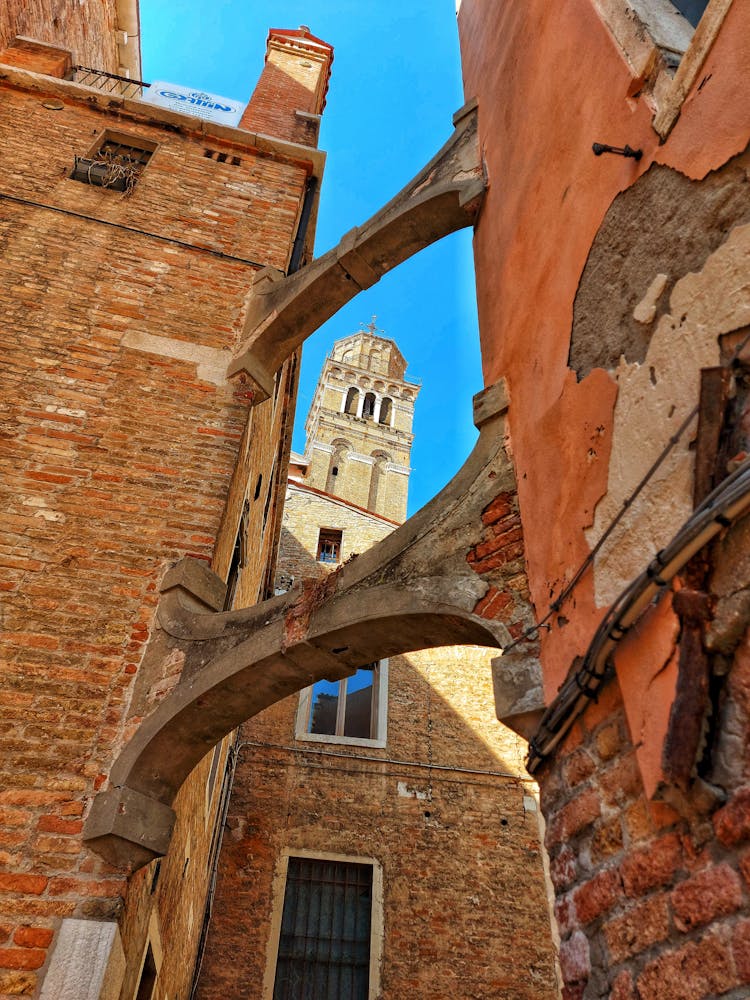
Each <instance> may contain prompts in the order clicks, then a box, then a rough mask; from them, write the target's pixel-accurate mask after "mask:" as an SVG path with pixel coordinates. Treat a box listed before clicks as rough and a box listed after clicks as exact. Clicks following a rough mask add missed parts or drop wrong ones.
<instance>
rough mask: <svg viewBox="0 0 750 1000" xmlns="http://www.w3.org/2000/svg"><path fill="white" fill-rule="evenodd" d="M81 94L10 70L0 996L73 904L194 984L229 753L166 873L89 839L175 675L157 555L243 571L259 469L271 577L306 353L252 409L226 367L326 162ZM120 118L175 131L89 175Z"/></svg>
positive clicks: (1, 220)
mask: <svg viewBox="0 0 750 1000" xmlns="http://www.w3.org/2000/svg"><path fill="white" fill-rule="evenodd" d="M72 94H73V91H72V90H70V91H66V92H65V94H64V100H63V101H62V102H60V103H62V104H63V105H64V106H63V108H62V109H61V110H49V109H46V108H44V107H43V101H44V100H45V93H44V91H43V90H24V89H23V88H22V87H20V86H16V87H11V86H5V87H4V88H3V101H2V114H1V115H0V141H1V142H2V144H3V148H4V152H5V163H6V170H5V174H4V177H5V181H4V183H3V184H2V185H0V234H1V235H0V241H1V242H2V247H3V255H2V265H1V266H2V289H3V298H4V301H3V315H4V318H5V323H4V325H3V331H2V340H3V345H2V347H3V356H4V359H5V360H4V364H3V369H2V375H1V376H0V378H1V379H2V383H3V386H2V399H3V425H4V432H3V446H2V459H1V462H2V494H3V501H2V503H3V508H2V509H3V514H2V519H3V526H4V537H3V545H2V547H1V548H0V564H1V566H2V575H1V576H0V587H1V588H2V591H3V609H2V624H1V626H0V631H1V633H2V642H3V646H4V653H3V658H2V664H3V666H2V685H1V686H0V699H2V726H1V727H0V728H1V731H0V747H2V753H1V754H0V756H1V757H2V760H3V766H2V779H1V780H0V786H1V789H2V790H1V791H0V928H1V930H0V996H3V997H5V996H8V995H13V996H16V995H29V994H31V993H32V992H33V991H34V989H35V988H36V985H37V981H38V976H39V970H40V969H41V968H42V966H43V963H44V962H45V959H46V957H47V949H48V946H49V945H50V943H53V944H54V934H55V932H56V929H57V927H58V924H59V920H60V918H64V917H70V916H75V917H84V918H88V919H99V920H111V919H117V918H120V920H121V928H122V941H123V946H124V949H125V957H126V961H127V970H126V979H125V987H124V988H125V989H126V990H129V989H131V988H132V987H134V984H135V982H136V980H137V976H138V973H139V968H140V962H141V959H142V955H143V951H144V948H145V943H146V933H147V929H148V922H149V919H150V915H151V914H152V913H154V912H156V913H158V914H159V918H160V936H161V944H162V946H163V949H164V956H165V957H164V966H163V971H162V981H163V982H165V983H166V982H168V983H169V984H170V985H169V994H168V995H169V996H170V997H172V996H185V995H186V992H187V990H188V988H189V983H190V978H191V975H192V963H193V959H194V955H195V950H196V947H197V941H198V937H199V934H200V930H201V924H202V909H203V897H204V895H205V887H206V882H207V878H208V853H209V847H210V842H211V833H212V822H213V815H214V814H215V810H216V808H217V799H218V796H216V795H215V796H214V798H213V801H212V803H211V814H210V815H207V814H206V791H205V787H206V778H207V775H208V769H209V761H208V760H206V761H205V762H204V763H203V764H202V765H201V767H200V768H198V769H197V770H196V772H195V774H194V776H193V777H192V778H191V779H190V781H189V782H188V783H186V785H185V787H184V788H183V789H182V791H181V793H180V795H179V797H178V801H177V812H178V823H177V832H176V836H175V840H174V844H173V847H172V850H171V851H170V854H169V856H168V857H167V858H166V859H164V861H163V862H162V867H161V873H160V875H159V880H158V884H157V887H156V890H155V892H154V893H152V892H151V886H152V881H153V876H154V866H152V867H151V868H150V869H147V870H144V871H143V872H140V873H139V874H138V875H137V876H135V877H134V878H133V879H132V880H131V882H130V884H128V882H127V881H126V879H125V877H124V874H123V873H122V872H119V871H116V870H114V869H112V868H111V867H110V866H108V865H107V864H105V863H104V862H103V861H102V860H101V859H100V858H98V857H97V856H96V855H94V854H92V853H91V852H89V851H88V850H87V849H86V848H85V847H84V846H83V845H82V843H81V827H82V819H83V816H84V814H85V811H86V809H87V805H88V803H89V802H90V801H91V798H92V796H93V794H94V793H95V791H96V790H98V789H99V788H101V787H102V786H103V784H104V782H105V781H106V775H107V773H108V771H109V768H110V767H111V764H112V761H113V760H114V758H115V756H116V754H117V752H118V750H119V748H120V747H121V745H122V742H123V740H124V739H125V738H126V737H127V735H128V734H129V733H130V732H131V731H132V730H133V728H134V726H135V725H136V724H137V721H138V717H139V716H138V711H139V710H140V711H142V710H145V709H146V708H147V707H148V704H149V703H150V702H152V701H153V699H154V698H156V697H158V695H159V694H160V693H161V691H163V690H164V686H165V685H168V684H169V683H173V682H174V680H175V679H176V678H175V677H171V678H170V677H161V678H149V679H146V678H143V677H141V678H139V667H140V663H141V657H142V654H143V651H144V648H145V645H146V643H147V641H148V637H149V630H150V626H151V622H152V619H153V614H154V609H155V605H156V594H157V587H158V582H159V580H160V578H161V576H162V575H163V573H164V571H165V569H166V568H167V567H168V566H169V565H170V564H171V563H172V562H173V561H174V560H176V559H178V558H180V557H182V556H183V555H193V556H196V557H198V558H201V559H205V560H207V561H210V562H212V563H213V566H214V568H215V569H216V570H217V571H218V572H220V573H222V574H226V572H227V569H228V566H229V560H230V558H231V553H232V550H233V548H234V540H235V536H236V533H237V530H238V524H239V518H240V513H241V511H242V508H243V504H244V501H245V497H246V494H247V493H248V491H250V492H249V495H248V497H247V499H248V505H249V513H248V517H249V524H250V530H251V531H252V533H253V538H254V539H255V540H256V544H255V546H254V548H253V549H252V553H251V557H250V559H249V560H248V563H247V565H246V567H245V568H244V570H243V572H242V576H241V580H240V585H239V591H238V600H240V601H244V602H248V603H249V602H251V601H253V600H255V599H256V598H257V596H258V595H259V594H262V593H264V591H265V589H266V587H267V586H268V584H269V582H270V581H269V579H268V567H269V562H270V560H271V554H272V552H273V550H274V547H275V544H276V541H277V538H278V531H279V524H278V517H277V511H278V505H279V500H280V497H281V496H282V495H283V490H282V486H280V482H279V476H282V483H283V478H284V477H283V475H282V472H283V470H284V468H285V465H284V463H285V453H286V451H287V450H288V444H289V428H288V426H287V422H288V417H289V414H290V413H291V412H292V411H293V407H292V406H291V405H290V399H291V397H292V396H293V394H294V391H295V389H296V374H295V368H294V362H292V363H290V365H288V366H287V368H286V370H285V374H284V375H283V377H282V378H281V379H280V381H279V392H278V394H277V397H276V399H275V400H274V399H271V400H269V401H267V402H266V403H264V404H261V405H260V406H259V407H257V408H256V409H254V410H253V411H252V414H251V417H250V422H249V423H248V400H247V394H246V392H245V389H244V387H243V386H242V385H232V384H229V383H227V382H226V381H225V379H224V377H223V372H224V370H225V367H226V363H227V362H228V359H229V357H230V355H231V351H232V350H233V349H234V347H235V346H236V342H237V339H238V337H239V332H240V329H241V326H242V320H243V315H244V308H245V299H246V294H247V288H248V286H249V283H250V280H251V276H252V274H253V273H254V270H255V269H256V266H257V265H263V264H266V263H268V264H272V265H273V266H275V267H279V268H284V267H286V265H287V261H288V257H289V252H290V245H291V240H292V238H293V236H294V233H295V229H296V225H297V219H298V216H299V211H300V207H301V206H300V202H301V198H302V195H303V191H304V187H305V181H306V177H307V167H306V166H305V165H295V164H294V163H292V162H289V161H288V160H285V161H284V162H281V161H279V160H276V159H274V158H273V157H272V156H271V157H269V156H259V155H257V153H256V152H255V151H254V150H252V149H251V143H250V141H247V142H245V141H244V140H243V139H242V136H241V134H239V133H237V134H236V141H235V142H234V144H233V145H232V144H231V143H228V142H227V138H226V133H223V137H222V139H218V138H217V137H211V135H210V134H205V133H204V134H201V133H200V132H199V133H198V134H196V135H190V134H186V133H185V132H184V131H182V130H180V129H179V128H174V127H162V126H160V125H158V124H157V123H154V122H153V121H152V120H151V119H150V118H149V117H148V112H146V113H145V114H143V115H139V114H137V113H136V112H130V113H117V112H114V113H113V112H110V111H108V110H106V107H104V106H103V107H98V106H97V105H96V104H93V105H92V104H91V102H89V101H85V102H83V101H82V102H80V103H79V102H76V100H75V99H74V98H73V96H71V95H72ZM52 96H55V97H57V96H58V94H57V93H55V94H53V95H52ZM105 128H114V129H117V130H119V131H124V132H127V133H128V134H129V135H133V136H135V137H143V138H145V139H147V140H151V141H152V142H154V143H156V144H157V149H156V152H155V153H154V156H153V158H152V160H151V162H150V163H149V165H148V167H147V168H146V170H145V171H144V173H143V175H142V177H141V179H140V180H139V181H138V184H137V185H136V187H135V189H134V190H133V192H132V194H131V195H127V196H126V195H122V194H120V193H118V192H114V191H109V190H102V189H99V188H96V187H92V186H89V185H85V184H81V183H78V182H76V181H74V180H71V179H70V177H69V174H70V171H71V169H72V165H73V155H74V154H75V153H77V154H80V155H85V154H86V152H87V151H88V150H89V148H90V146H91V144H92V143H93V142H94V140H95V139H96V137H97V136H99V135H100V134H101V133H102V131H103V129H105ZM208 132H209V133H210V129H209V130H208ZM206 149H213V150H216V149H220V150H227V149H229V150H230V151H231V153H232V155H233V156H235V157H236V158H237V159H238V160H239V163H238V164H233V163H232V162H231V158H230V161H229V162H226V163H219V162H217V161H216V159H215V158H214V159H212V158H209V157H207V156H206V155H205V151H206ZM256 262H257V264H256ZM259 476H262V477H263V488H262V491H261V492H260V494H259V497H258V498H257V499H255V498H254V494H253V492H252V487H250V486H249V484H252V485H253V487H254V485H255V483H256V482H257V479H258V477H259ZM147 681H148V683H147ZM160 684H162V686H161V687H160ZM136 688H137V689H138V690H139V691H140V692H141V694H140V695H139V698H138V699H137V701H136V704H134V705H131V698H132V695H133V693H134V691H135V690H136ZM123 900H124V901H125V902H124V903H123ZM178 900H179V902H180V905H179V906H178V905H176V903H177V901H178ZM160 995H161V994H160ZM163 995H164V996H166V995H167V993H164V994H163Z"/></svg>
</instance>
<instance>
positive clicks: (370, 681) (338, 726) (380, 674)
mask: <svg viewBox="0 0 750 1000" xmlns="http://www.w3.org/2000/svg"><path fill="white" fill-rule="evenodd" d="M387 721H388V661H387V660H381V661H380V662H379V663H368V664H367V666H365V667H360V668H359V670H357V672H356V673H355V674H353V675H352V676H351V677H346V678H344V679H343V680H340V681H326V680H322V681H317V683H315V684H313V685H312V687H309V688H306V689H305V690H304V691H302V692H301V694H300V703H299V710H298V712H297V726H296V737H297V739H301V740H312V741H315V742H320V743H356V744H360V745H365V746H381V747H384V746H385V741H386V728H387Z"/></svg>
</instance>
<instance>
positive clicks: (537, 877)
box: [198, 649, 556, 1000]
mask: <svg viewBox="0 0 750 1000" xmlns="http://www.w3.org/2000/svg"><path fill="white" fill-rule="evenodd" d="M491 697H492V696H491V684H490V679H489V660H488V657H487V654H485V653H483V652H479V651H476V650H466V649H449V650H432V651H429V652H427V653H422V654H418V655H417V654H412V655H410V656H408V657H394V658H392V659H391V661H390V664H389V710H388V711H389V721H388V726H389V728H388V742H387V747H386V749H384V750H379V749H372V748H367V749H364V748H350V747H346V746H340V745H336V746H330V745H328V746H327V745H325V744H323V745H322V746H321V745H320V744H316V745H311V744H309V743H304V742H303V741H299V740H296V741H295V739H294V720H295V715H296V711H297V704H298V698H297V697H296V696H295V697H293V698H288V699H286V700H285V701H283V702H281V703H280V704H278V705H276V706H274V707H273V708H271V709H268V710H267V711H266V712H263V713H261V715H259V716H257V717H256V718H255V719H253V720H251V721H250V722H248V723H246V724H244V725H243V727H242V738H243V740H244V741H246V742H244V743H241V744H240V746H241V751H240V766H239V768H238V772H237V778H236V782H235V786H234V787H235V791H234V794H233V796H232V801H231V806H230V812H229V816H228V822H227V832H226V835H225V840H224V849H223V852H222V859H221V866H220V869H219V884H218V891H217V897H216V901H215V904H214V912H213V917H212V922H211V929H210V934H209V942H208V949H207V952H206V956H205V959H204V964H203V973H202V976H201V980H200V986H199V991H198V997H199V998H200V1000H219V998H222V1000H223V998H224V997H228V996H233V995H235V993H236V991H237V988H238V985H237V984H238V983H242V989H243V990H244V991H245V993H244V995H246V996H247V998H248V1000H256V998H257V1000H260V998H261V996H263V993H262V988H261V987H262V982H263V977H264V974H265V970H266V961H267V955H268V948H269V935H270V927H271V915H272V888H273V877H274V873H275V871H276V870H277V866H278V863H279V859H280V856H281V853H282V851H284V850H287V851H290V852H291V853H292V854H294V852H295V850H302V851H311V852H313V853H314V852H316V851H317V852H322V853H325V852H333V853H337V854H342V855H347V856H360V857H373V858H376V859H378V860H379V861H380V862H381V864H382V866H383V877H384V904H383V916H384V950H383V959H382V969H381V993H380V994H379V995H381V996H383V997H406V996H409V997H424V998H425V1000H427V998H430V1000H438V998H449V997H455V996H462V997H463V996H482V997H485V996H486V997H489V996H509V997H510V996H512V997H517V998H519V1000H521V998H524V1000H527V998H528V1000H532V998H533V1000H548V998H550V997H553V996H555V995H556V991H555V978H554V966H553V950H552V944H551V937H550V930H549V915H548V908H547V899H546V890H545V885H544V877H543V870H542V859H541V851H540V844H539V827H538V816H537V814H536V812H535V811H534V808H535V805H534V799H533V791H532V788H531V787H526V786H525V785H524V782H523V779H522V775H523V769H522V766H521V765H520V758H521V750H522V748H521V744H520V741H518V740H516V739H515V738H514V737H513V734H511V733H509V731H508V730H502V729H501V727H500V726H499V725H498V723H497V722H496V720H495V719H494V717H493V714H492V710H491ZM258 744H260V745H258ZM265 744H271V745H272V746H270V747H269V746H266V745H265ZM319 749H326V750H330V751H334V752H336V753H343V755H344V756H343V757H335V758H330V757H321V756H320V755H319V754H318V753H316V751H317V750H319ZM365 755H366V756H369V757H374V758H376V760H374V761H373V760H366V759H364V757H365ZM377 759H380V760H382V763H379V762H378V760H377ZM394 761H421V762H422V763H423V765H427V764H428V763H432V764H433V765H440V766H441V767H447V770H437V769H436V768H435V767H433V769H432V770H431V769H430V768H429V767H427V766H421V767H416V766H413V765H409V764H404V763H394ZM461 768H466V769H467V770H468V771H471V772H479V773H465V772H463V771H461V770H460V769H461ZM485 772H502V774H503V775H504V776H501V775H498V774H497V773H485Z"/></svg>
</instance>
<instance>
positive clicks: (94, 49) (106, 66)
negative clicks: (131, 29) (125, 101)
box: [0, 0, 137, 73]
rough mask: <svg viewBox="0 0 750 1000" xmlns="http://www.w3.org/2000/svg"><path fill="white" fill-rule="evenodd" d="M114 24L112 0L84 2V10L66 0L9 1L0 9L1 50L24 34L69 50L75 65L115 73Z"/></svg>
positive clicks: (116, 57)
mask: <svg viewBox="0 0 750 1000" xmlns="http://www.w3.org/2000/svg"><path fill="white" fill-rule="evenodd" d="M117 27H119V25H118V23H117V6H116V3H115V0H99V2H97V3H94V4H86V8H85V11H81V10H79V9H78V5H77V4H71V3H69V2H67V0H8V2H7V3H4V4H3V5H2V8H0V49H3V48H5V47H6V46H7V45H10V44H11V42H12V41H13V39H14V38H15V37H16V35H25V36H27V37H30V38H36V39H38V40H39V41H41V42H48V43H50V44H52V45H59V46H61V47H62V48H65V49H69V50H71V51H72V53H73V61H74V62H75V63H77V64H80V65H83V66H93V67H94V68H95V69H103V70H106V71H107V72H109V73H117V71H118V66H119V57H118V53H117V46H116V40H115V28H117ZM131 44H137V40H134V41H133V42H131Z"/></svg>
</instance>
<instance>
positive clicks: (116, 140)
mask: <svg viewBox="0 0 750 1000" xmlns="http://www.w3.org/2000/svg"><path fill="white" fill-rule="evenodd" d="M108 144H112V145H115V146H123V147H125V148H127V149H133V150H136V151H137V152H139V153H141V154H148V155H147V158H146V159H145V160H143V159H140V160H139V164H140V165H139V166H138V167H137V168H136V167H134V179H133V183H132V184H131V185H129V186H128V184H127V183H124V185H123V186H120V184H119V181H116V182H114V183H107V184H102V183H99V182H98V181H95V180H93V179H92V178H93V177H94V176H96V177H98V176H99V174H101V173H102V171H101V170H100V169H98V168H100V166H101V165H102V164H103V163H105V162H106V161H104V160H102V159H101V152H102V149H103V148H104V146H106V145H108ZM158 148H159V143H158V142H154V140H153V139H147V138H146V137H145V136H140V135H131V134H130V133H128V132H120V131H118V130H116V129H110V128H107V129H104V131H102V132H100V133H99V135H98V136H97V137H96V141H95V142H94V143H92V145H91V146H90V147H89V149H88V151H87V153H86V155H85V156H76V157H75V158H74V159H75V162H74V166H73V170H72V172H71V174H70V180H73V181H75V182H76V184H85V185H86V186H87V187H94V188H97V189H98V190H101V191H113V192H115V193H116V194H128V193H130V192H131V191H133V190H134V189H135V187H136V186H137V185H138V184H140V182H141V180H142V179H143V175H144V173H145V172H146V171H147V170H148V168H149V166H150V165H151V162H152V160H153V158H154V154H155V153H156V151H157V150H158ZM133 162H134V163H135V162H136V161H133ZM79 163H81V164H88V165H89V166H88V170H89V172H90V171H92V170H95V171H96V172H95V173H94V174H93V175H92V174H91V173H90V174H89V179H88V180H84V179H83V178H82V177H77V176H76V171H77V169H78V164H79Z"/></svg>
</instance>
